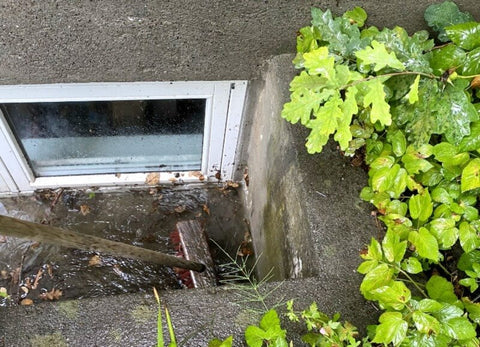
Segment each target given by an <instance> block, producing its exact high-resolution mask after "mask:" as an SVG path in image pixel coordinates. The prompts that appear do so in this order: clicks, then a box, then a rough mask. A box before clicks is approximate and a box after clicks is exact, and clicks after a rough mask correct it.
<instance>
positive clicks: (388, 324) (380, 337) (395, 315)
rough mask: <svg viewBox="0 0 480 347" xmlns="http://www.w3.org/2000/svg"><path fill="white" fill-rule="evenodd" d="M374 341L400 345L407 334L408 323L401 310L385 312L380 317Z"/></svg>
mask: <svg viewBox="0 0 480 347" xmlns="http://www.w3.org/2000/svg"><path fill="white" fill-rule="evenodd" d="M379 322H380V324H379V325H378V326H377V329H376V332H375V338H374V339H373V342H376V343H384V344H385V345H387V344H389V343H393V345H394V346H398V345H400V343H401V342H402V341H403V340H404V339H405V337H406V335H407V329H408V323H407V322H406V321H404V320H403V318H402V314H401V313H400V312H385V313H383V314H382V315H381V316H380V318H379Z"/></svg>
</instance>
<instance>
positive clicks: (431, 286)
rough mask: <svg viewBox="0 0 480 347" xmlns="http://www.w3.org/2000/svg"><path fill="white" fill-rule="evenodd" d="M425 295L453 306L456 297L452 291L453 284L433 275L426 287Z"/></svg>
mask: <svg viewBox="0 0 480 347" xmlns="http://www.w3.org/2000/svg"><path fill="white" fill-rule="evenodd" d="M426 289H427V293H428V295H429V296H430V298H432V299H433V300H437V301H440V302H445V303H448V304H453V303H454V302H456V301H457V296H456V295H455V292H454V290H453V284H452V283H450V282H449V281H447V280H446V279H445V278H443V277H441V276H437V275H433V276H432V277H430V279H429V280H428V282H427V285H426Z"/></svg>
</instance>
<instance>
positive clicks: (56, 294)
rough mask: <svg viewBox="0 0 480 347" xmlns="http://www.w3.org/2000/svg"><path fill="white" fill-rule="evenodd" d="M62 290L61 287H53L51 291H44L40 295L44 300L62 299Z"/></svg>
mask: <svg viewBox="0 0 480 347" xmlns="http://www.w3.org/2000/svg"><path fill="white" fill-rule="evenodd" d="M62 294H63V293H62V291H61V290H60V289H55V288H53V289H52V290H51V291H49V292H46V293H42V294H40V295H39V296H38V297H39V298H40V299H42V300H49V301H53V300H58V299H60V297H61V296H62Z"/></svg>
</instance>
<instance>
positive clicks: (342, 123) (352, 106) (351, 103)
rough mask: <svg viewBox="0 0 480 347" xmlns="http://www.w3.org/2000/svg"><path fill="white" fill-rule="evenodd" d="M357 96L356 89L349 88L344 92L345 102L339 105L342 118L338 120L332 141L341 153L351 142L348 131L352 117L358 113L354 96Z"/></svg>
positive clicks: (350, 134) (350, 135)
mask: <svg viewBox="0 0 480 347" xmlns="http://www.w3.org/2000/svg"><path fill="white" fill-rule="evenodd" d="M356 94H357V88H355V87H350V88H348V89H347V91H346V92H345V100H344V102H343V103H342V105H341V110H342V113H343V116H341V117H340V118H338V120H337V121H338V126H337V132H336V133H335V136H334V139H335V140H336V141H337V142H338V143H339V145H340V149H341V150H342V151H344V150H346V149H347V148H348V147H349V145H350V141H351V140H352V133H351V131H350V124H351V122H352V116H353V115H355V114H357V113H358V107H357V101H356V99H355V95H356Z"/></svg>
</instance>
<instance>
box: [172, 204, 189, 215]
mask: <svg viewBox="0 0 480 347" xmlns="http://www.w3.org/2000/svg"><path fill="white" fill-rule="evenodd" d="M186 209H187V207H186V206H185V205H180V206H177V207H175V208H174V210H175V212H177V213H183V212H185V210H186Z"/></svg>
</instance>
